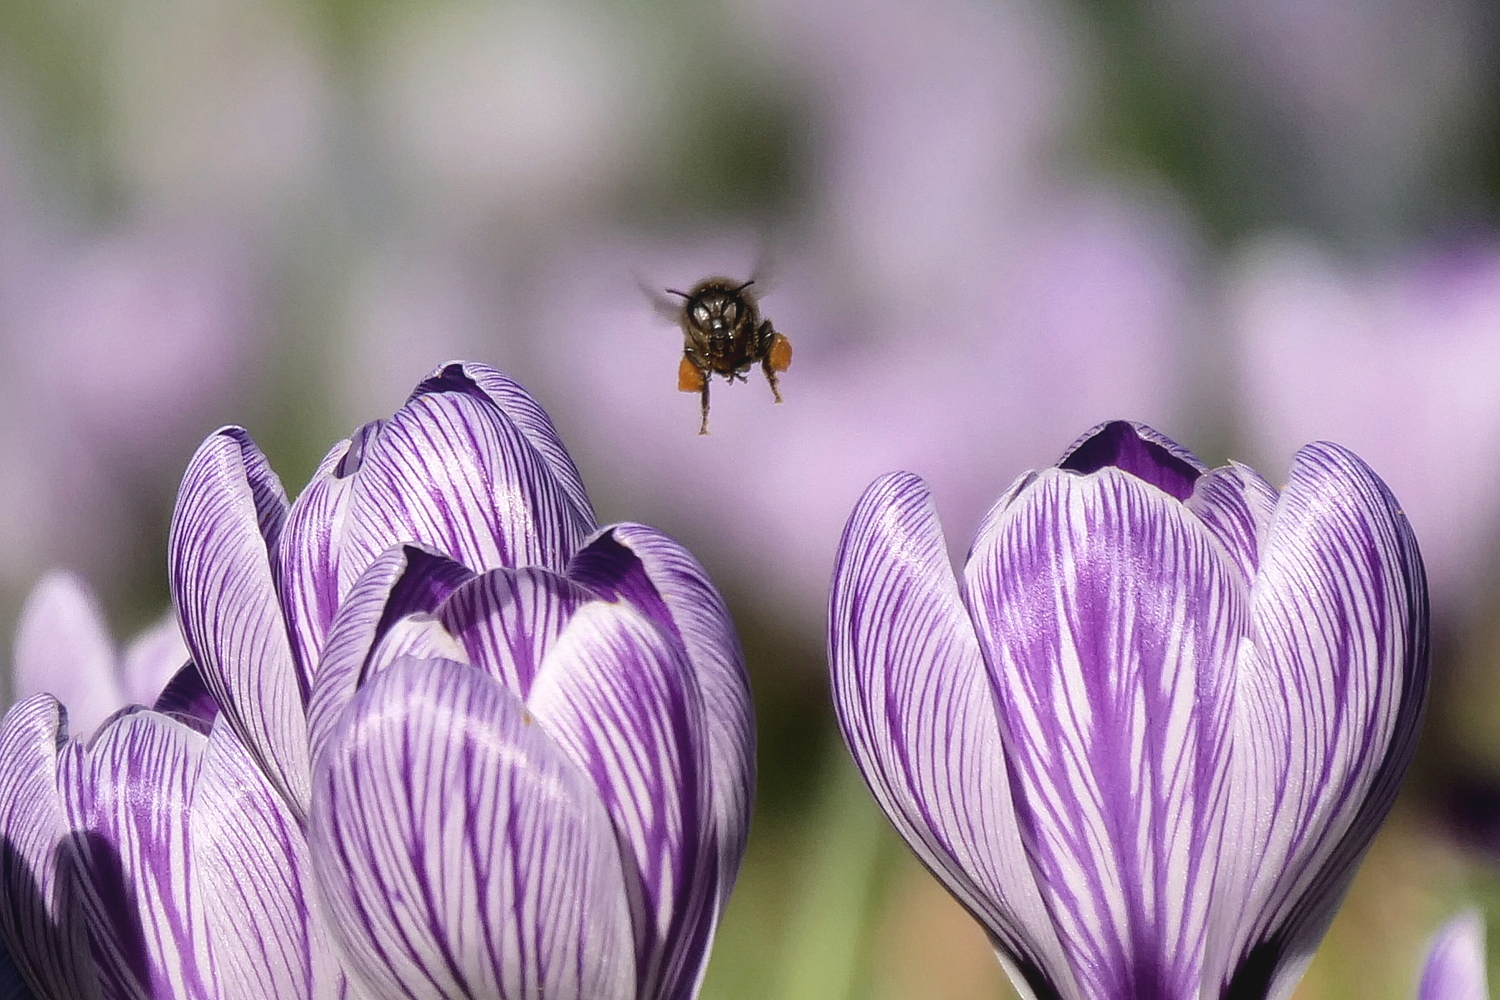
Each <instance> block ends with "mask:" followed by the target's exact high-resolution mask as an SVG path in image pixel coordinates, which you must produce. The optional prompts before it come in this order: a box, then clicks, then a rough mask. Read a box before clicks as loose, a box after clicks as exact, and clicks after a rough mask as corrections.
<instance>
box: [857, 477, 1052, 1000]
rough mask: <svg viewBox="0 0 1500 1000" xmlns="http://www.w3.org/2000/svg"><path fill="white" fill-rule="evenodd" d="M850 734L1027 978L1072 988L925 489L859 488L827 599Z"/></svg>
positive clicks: (893, 482)
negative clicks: (1028, 851)
mask: <svg viewBox="0 0 1500 1000" xmlns="http://www.w3.org/2000/svg"><path fill="white" fill-rule="evenodd" d="M828 619H829V624H828V658H829V663H830V664H831V665H832V671H833V699H834V707H835V708H836V709H837V710H838V715H839V722H840V725H841V726H842V728H843V731H844V739H845V741H846V742H847V743H848V744H849V750H850V752H851V753H852V754H853V755H854V759H855V762H856V763H857V764H858V765H859V767H860V770H861V771H862V772H863V774H864V776H865V780H866V781H867V782H869V785H870V789H871V791H873V792H874V793H875V798H876V800H877V801H878V802H879V803H880V806H881V808H882V809H884V810H885V814H886V815H887V816H888V817H890V820H891V822H892V823H894V824H895V826H896V829H897V830H899V831H900V833H901V836H902V837H904V838H905V839H906V842H907V844H909V845H910V846H911V848H912V850H913V851H915V852H916V854H917V856H918V857H919V858H921V859H922V862H923V863H924V864H925V865H926V866H927V867H928V868H929V869H930V870H931V871H932V872H933V874H935V875H936V876H937V877H938V878H939V879H941V880H942V882H943V884H944V885H945V886H947V888H948V891H949V892H951V893H953V895H954V896H955V897H956V898H957V899H958V901H959V902H960V903H962V904H963V905H964V907H965V908H966V909H968V910H969V912H971V913H973V914H974V916H975V917H976V918H977V919H978V920H979V921H980V922H981V923H983V924H984V926H985V928H986V929H987V930H988V931H989V933H990V935H991V937H992V938H993V939H994V940H995V942H996V944H997V945H998V946H999V947H1000V948H1001V949H1002V951H1003V952H1004V953H1005V954H1006V955H1007V956H1008V957H1009V959H1010V962H1011V964H1012V966H1013V967H1014V968H1015V969H1016V970H1017V973H1018V975H1019V978H1017V977H1016V976H1013V977H1012V978H1013V979H1015V980H1016V985H1017V987H1018V988H1020V987H1022V984H1023V980H1024V983H1025V988H1026V989H1028V990H1029V991H1030V992H1031V994H1032V995H1033V996H1036V997H1059V996H1060V997H1077V996H1079V993H1078V988H1077V986H1076V985H1075V984H1074V982H1073V975H1072V972H1071V970H1070V969H1069V968H1068V966H1067V963H1066V961H1065V960H1064V959H1063V957H1062V953H1061V949H1060V946H1059V944H1058V940H1057V934H1056V933H1055V932H1054V931H1053V929H1052V923H1051V919H1050V917H1049V916H1048V914H1047V912H1046V907H1045V906H1044V905H1043V902H1042V897H1041V894H1040V893H1039V892H1038V890H1037V887H1036V882H1035V880H1034V878H1033V876H1032V872H1031V868H1030V866H1029V864H1028V863H1027V860H1026V856H1025V852H1024V851H1023V849H1022V846H1021V835H1020V830H1019V828H1018V827H1017V825H1016V816H1015V810H1014V808H1013V807H1012V805H1011V791H1010V787H1009V781H1008V780H1007V777H1006V770H1005V759H1004V754H1003V750H1002V748H1001V745H1000V731H999V726H998V723H997V721H996V718H995V711H994V706H993V703H992V700H991V696H990V691H989V684H988V681H987V678H986V677H985V673H984V661H983V659H982V658H981V656H980V652H979V644H978V642H977V640H976V639H975V636H974V630H973V626H972V625H971V624H970V623H969V618H968V615H967V613H966V612H965V611H964V607H963V603H962V601H961V600H960V598H959V593H958V586H957V584H956V582H955V580H954V578H953V570H952V568H951V567H950V566H949V564H948V554H947V547H946V546H945V545H944V542H943V535H942V528H941V527H940V526H939V525H938V520H937V512H936V510H935V509H934V507H933V504H932V500H931V497H930V495H929V493H928V490H927V486H926V484H924V483H923V482H922V480H921V479H919V478H918V477H916V476H914V475H912V474H911V473H908V472H902V473H894V474H892V475H888V476H884V477H882V478H880V479H878V480H876V481H875V482H874V483H873V484H871V486H870V488H869V489H867V490H865V493H864V495H863V496H862V497H860V500H859V503H858V505H857V506H856V507H855V508H854V513H853V514H851V515H850V517H849V523H848V525H847V527H845V529H844V538H843V542H842V544H841V545H840V547H839V556H838V561H837V563H836V564H835V567H834V575H833V592H832V595H831V597H830V598H829V613H828Z"/></svg>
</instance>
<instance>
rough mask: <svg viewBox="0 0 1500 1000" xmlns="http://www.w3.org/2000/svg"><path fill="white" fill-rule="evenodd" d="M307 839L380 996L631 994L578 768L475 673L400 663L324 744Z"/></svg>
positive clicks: (618, 894)
mask: <svg viewBox="0 0 1500 1000" xmlns="http://www.w3.org/2000/svg"><path fill="white" fill-rule="evenodd" d="M317 789H318V794H317V796H316V797H315V799H314V804H313V813H312V822H311V826H310V840H311V844H312V852H313V867H314V871H315V873H316V877H317V879H318V882H319V885H320V886H321V889H322V892H323V898H324V900H325V901H326V903H327V912H328V914H329V917H330V918H331V920H332V926H333V930H334V933H335V935H336V937H337V938H338V939H339V941H340V942H341V944H342V946H343V949H344V951H345V952H346V953H347V954H348V955H349V956H350V957H351V959H352V960H353V962H354V967H356V968H358V969H359V970H361V971H362V973H363V976H364V980H365V985H366V986H367V988H368V989H369V990H370V993H371V995H372V996H373V997H375V998H378V1000H439V998H441V1000H448V998H453V1000H457V998H468V997H492V998H501V1000H634V998H635V996H636V994H635V992H634V979H635V976H634V967H633V964H632V961H631V929H630V920H629V914H628V912H627V910H626V906H625V892H624V889H623V874H622V871H621V868H620V855H619V850H618V848H617V847H616V845H615V836H614V831H613V830H612V829H611V827H610V824H609V820H608V818H607V816H606V815H605V813H604V810H603V807H602V806H601V805H600V802H599V799H598V795H597V793H596V792H595V790H594V788H593V785H592V783H591V782H590V781H589V779H588V778H587V776H585V775H584V774H582V773H581V772H580V771H579V770H578V769H577V768H576V767H575V766H574V765H573V764H572V763H570V762H569V760H568V758H567V756H566V755H565V754H564V753H563V752H562V751H561V750H560V749H559V748H558V747H557V746H556V744H554V743H553V742H552V740H551V739H550V738H549V737H548V736H547V734H546V733H545V732H544V730H543V729H542V727H541V726H538V725H534V724H532V721H531V717H530V716H529V715H528V714H527V712H526V711H525V709H524V708H523V706H522V705H521V702H520V701H519V700H518V699H516V698H515V697H514V696H513V695H511V694H510V693H509V692H507V691H506V690H505V689H504V688H503V687H501V686H500V685H499V684H497V683H496V682H495V681H493V680H491V679H490V678H488V677H486V676H485V675H484V674H482V673H481V672H480V671H477V670H475V669H473V668H471V667H467V666H463V665H460V664H452V663H445V662H442V661H427V662H421V663H417V662H410V661H408V662H404V663H397V664H395V665H393V666H391V667H390V668H388V669H386V670H385V671H383V672H381V673H380V674H379V675H378V676H376V677H374V678H372V679H371V680H370V682H369V683H368V684H366V685H364V686H363V687H362V688H361V689H360V690H359V692H358V694H357V695H356V696H355V699H354V702H353V703H352V704H351V705H350V708H349V711H348V712H346V713H345V715H344V718H343V722H342V723H341V725H340V727H339V729H338V731H337V733H336V734H335V735H334V737H333V739H332V741H331V742H330V744H329V750H328V752H327V753H325V754H324V755H323V756H322V757H320V759H319V767H318V776H317Z"/></svg>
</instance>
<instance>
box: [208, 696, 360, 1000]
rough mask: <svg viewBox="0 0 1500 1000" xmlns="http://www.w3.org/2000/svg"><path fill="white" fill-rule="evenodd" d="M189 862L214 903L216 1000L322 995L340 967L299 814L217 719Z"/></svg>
mask: <svg viewBox="0 0 1500 1000" xmlns="http://www.w3.org/2000/svg"><path fill="white" fill-rule="evenodd" d="M189 829H190V834H191V837H190V839H191V844H192V854H191V858H190V866H191V869H192V870H193V871H194V872H195V873H196V877H197V878H198V884H199V890H200V895H201V897H202V898H203V899H205V900H212V905H211V906H209V907H208V928H209V935H210V939H211V940H212V942H213V946H214V954H215V957H216V959H217V961H218V972H219V983H218V987H219V989H218V992H217V996H218V997H219V998H220V1000H240V998H243V1000H267V998H275V1000H322V998H329V997H337V996H341V995H343V993H344V991H345V987H346V983H345V981H344V976H343V971H342V968H341V966H340V964H339V961H338V959H337V957H336V956H335V954H334V952H333V948H332V942H330V941H329V940H328V938H327V935H326V932H325V930H324V923H323V920H322V918H321V916H320V915H319V914H317V913H316V912H315V909H314V906H313V889H312V885H311V882H312V871H311V867H310V865H311V862H310V860H309V856H308V847H307V838H306V836H305V835H304V834H303V831H302V826H301V825H300V824H299V823H298V821H297V817H296V816H295V815H294V814H293V813H292V811H291V810H290V809H289V808H288V807H287V804H286V802H285V801H284V800H283V799H282V798H281V796H279V795H277V794H276V791H275V789H274V788H272V787H271V784H270V782H268V781H267V780H266V778H265V775H263V774H262V773H261V772H260V769H259V768H257V767H256V766H255V760H254V758H253V757H251V755H250V753H249V751H248V750H247V749H246V748H245V746H244V744H242V743H241V742H240V740H239V737H238V736H236V735H235V733H234V730H233V729H232V728H231V727H229V726H227V725H225V724H224V723H223V722H222V721H221V722H220V723H219V724H218V725H216V726H215V727H214V730H213V734H212V736H210V738H209V741H208V749H207V751H206V752H205V754H204V757H203V770H202V773H201V775H200V776H199V779H198V786H197V789H196V791H195V793H194V796H193V809H192V817H191V820H190V827H189Z"/></svg>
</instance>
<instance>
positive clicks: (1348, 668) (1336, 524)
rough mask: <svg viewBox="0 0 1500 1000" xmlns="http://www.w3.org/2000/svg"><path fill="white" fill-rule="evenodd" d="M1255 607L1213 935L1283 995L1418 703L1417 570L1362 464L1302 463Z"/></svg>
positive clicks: (1389, 792)
mask: <svg viewBox="0 0 1500 1000" xmlns="http://www.w3.org/2000/svg"><path fill="white" fill-rule="evenodd" d="M1252 601H1253V605H1252V607H1253V610H1252V629H1253V631H1252V641H1253V645H1251V646H1249V647H1247V649H1246V650H1245V651H1244V652H1243V655H1242V658H1241V664H1240V666H1239V668H1238V669H1237V671H1236V673H1237V678H1238V681H1237V683H1238V688H1239V690H1238V692H1237V694H1236V700H1237V705H1238V706H1239V707H1238V709H1237V711H1236V726H1237V729H1238V731H1237V732H1236V734H1235V753H1234V759H1235V772H1236V773H1235V778H1234V783H1235V793H1234V796H1233V802H1234V805H1233V806H1232V807H1231V817H1230V821H1229V826H1228V828H1227V844H1226V853H1227V854H1228V855H1229V856H1230V857H1231V859H1232V860H1234V862H1235V864H1236V868H1237V870H1236V875H1235V878H1236V880H1237V881H1238V882H1239V884H1238V885H1236V886H1232V887H1226V889H1225V891H1223V892H1221V893H1220V898H1221V899H1222V900H1223V901H1224V912H1223V913H1222V914H1220V915H1218V917H1217V918H1216V923H1218V924H1220V925H1221V926H1222V929H1221V930H1220V931H1217V932H1216V933H1215V937H1216V938H1218V939H1221V940H1224V941H1227V942H1233V943H1234V946H1233V948H1232V950H1231V951H1230V952H1229V955H1230V956H1231V957H1230V959H1229V962H1228V965H1227V968H1228V969H1229V970H1231V971H1230V973H1229V976H1230V977H1231V979H1232V982H1233V987H1232V988H1233V989H1235V990H1236V991H1238V990H1247V991H1249V992H1248V993H1246V994H1245V995H1255V996H1271V997H1281V996H1285V995H1287V994H1288V993H1290V991H1291V990H1292V988H1293V987H1294V986H1295V985H1296V981H1297V979H1298V978H1299V977H1300V976H1301V973H1302V969H1303V967H1304V966H1305V965H1306V962H1307V960H1308V959H1309V958H1310V957H1311V955H1312V951H1313V949H1314V948H1315V947H1316V946H1317V943H1318V941H1319V940H1321V939H1322V936H1323V932H1324V931H1325V930H1326V929H1327V926H1328V923H1329V921H1330V920H1332V918H1333V914H1334V911H1335V910H1336V909H1337V907H1338V904H1339V901H1340V900H1341V899H1342V898H1343V894H1344V890H1345V889H1346V888H1347V886H1348V883H1349V880H1350V879H1351V878H1353V875H1354V871H1355V868H1356V867H1357V865H1358V862H1359V859H1360V858H1361V857H1362V856H1363V854H1364V850H1365V848H1366V847H1367V846H1368V845H1369V842H1370V839H1371V838H1372V837H1373V836H1374V834H1375V831H1376V829H1377V828H1378V827H1379V825H1380V823H1381V822H1382V821H1383V820H1384V819H1385V816H1386V813H1387V812H1388V811H1389V810H1390V806H1391V803H1392V801H1394V799H1395V795H1396V790H1397V786H1398V785H1399V783H1400V780H1401V777H1402V775H1403V774H1404V773H1405V771H1406V766H1407V764H1408V763H1409V762H1410V759H1411V753H1412V749H1413V744H1414V741H1415V738H1416V733H1417V729H1418V727H1419V724H1420V721H1421V715H1422V709H1423V706H1424V705H1425V702H1426V695H1427V676H1428V662H1427V591H1426V580H1425V577H1424V575H1423V572H1422V565H1421V557H1420V556H1419V555H1418V552H1417V546H1416V541H1415V539H1414V538H1413V537H1412V533H1411V528H1410V526H1409V525H1408V524H1407V521H1406V518H1405V516H1404V515H1403V514H1402V513H1401V511H1400V509H1399V507H1398V506H1397V505H1396V501H1395V500H1394V499H1393V498H1392V497H1391V495H1390V493H1389V492H1388V491H1387V490H1386V488H1385V485H1384V484H1383V483H1381V482H1380V480H1379V479H1378V478H1377V477H1376V476H1375V474H1374V473H1373V472H1371V471H1370V470H1369V468H1368V467H1367V466H1366V465H1365V464H1364V463H1363V462H1361V461H1360V460H1359V459H1358V458H1357V457H1356V456H1355V455H1353V454H1352V453H1350V452H1348V451H1347V450H1345V449H1343V448H1340V447H1338V446H1337V445H1331V444H1326V443H1320V444H1313V445H1308V446H1307V447H1306V448H1303V449H1302V450H1301V451H1300V452H1298V453H1297V458H1296V460H1295V462H1294V463H1293V466H1292V473H1291V479H1290V481H1289V482H1288V484H1287V487H1286V489H1285V490H1284V491H1283V492H1282V496H1281V500H1280V502H1279V503H1278V505H1277V507H1276V512H1275V515H1274V518H1273V520H1272V523H1271V525H1270V528H1269V531H1268V532H1267V534H1266V537H1265V539H1264V543H1263V545H1262V549H1261V565H1260V572H1259V574H1258V575H1257V577H1256V580H1255V586H1254V590H1253V597H1252ZM1247 904H1248V905H1247ZM1235 995H1238V993H1236V994H1235Z"/></svg>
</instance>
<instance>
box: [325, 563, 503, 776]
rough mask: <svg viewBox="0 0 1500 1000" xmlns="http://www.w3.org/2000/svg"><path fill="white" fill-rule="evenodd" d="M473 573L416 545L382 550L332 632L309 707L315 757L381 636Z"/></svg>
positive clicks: (353, 590)
mask: <svg viewBox="0 0 1500 1000" xmlns="http://www.w3.org/2000/svg"><path fill="white" fill-rule="evenodd" d="M473 576H474V574H473V572H472V571H470V570H468V569H466V568H465V567H463V566H460V565H459V564H458V563H456V562H454V561H453V560H451V559H448V558H447V557H445V556H440V555H437V554H436V553H433V552H427V551H424V550H423V549H420V548H418V547H417V546H415V545H397V546H395V547H394V548H391V549H389V550H387V551H386V552H383V553H381V555H380V556H379V557H378V558H377V559H376V560H375V561H374V562H373V563H371V564H370V566H369V568H367V569H366V570H365V572H364V573H363V574H362V575H361V576H360V578H359V579H358V580H357V581H355V583H354V586H353V587H352V588H350V590H349V592H348V594H347V595H345V597H344V600H343V603H342V604H340V605H339V610H338V615H337V616H336V617H335V618H334V621H333V624H332V625H331V626H330V628H329V630H328V639H327V642H326V644H325V645H324V648H323V656H322V659H321V660H320V661H319V663H318V669H317V671H316V672H315V673H314V677H313V689H312V695H311V697H310V698H309V699H308V705H307V728H308V739H309V740H310V741H311V744H312V759H313V760H317V758H318V755H319V754H320V753H322V752H323V749H324V748H325V747H326V746H327V745H328V740H329V737H330V735H331V734H332V732H333V729H334V727H335V726H336V725H337V723H338V718H339V715H340V713H342V712H343V710H344V707H345V706H346V705H347V704H348V703H349V699H350V698H353V697H354V691H355V688H357V687H358V686H359V683H360V679H361V678H362V677H363V676H364V673H365V665H366V663H367V662H368V661H369V659H370V654H371V652H372V651H373V650H374V649H375V646H376V644H377V642H378V641H379V639H380V638H381V637H382V636H383V635H384V634H385V632H386V630H388V629H389V628H390V627H391V625H393V624H394V623H395V622H397V621H399V620H400V619H402V618H404V617H406V616H407V615H412V614H418V613H422V612H432V611H435V610H436V609H437V607H438V605H440V604H442V602H443V600H444V599H445V598H447V596H448V595H449V594H450V593H452V591H453V589H454V588H455V587H458V586H459V585H461V584H462V583H463V582H464V581H466V580H469V579H472V578H473Z"/></svg>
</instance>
